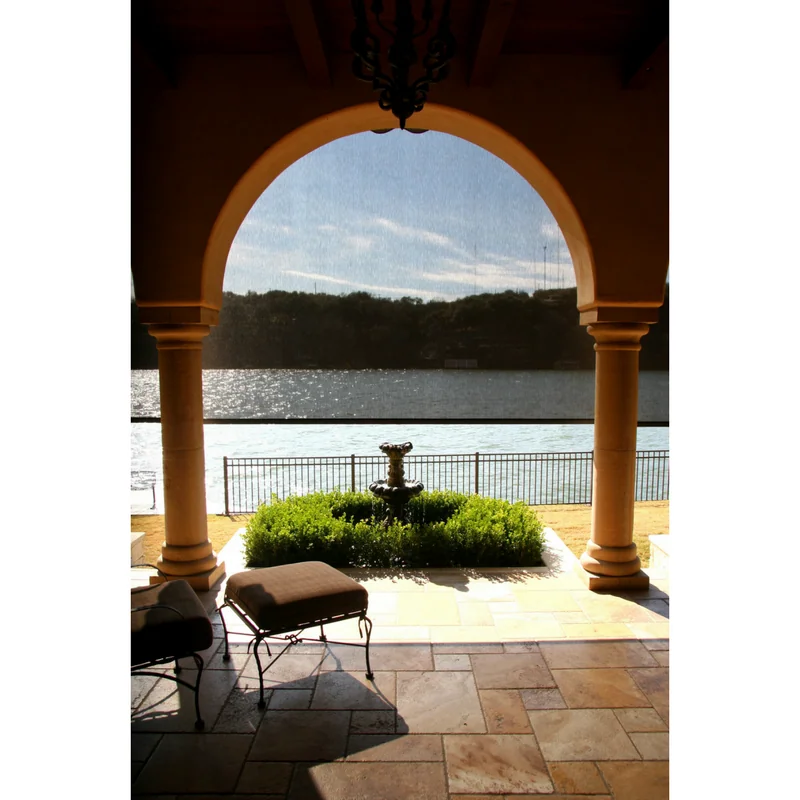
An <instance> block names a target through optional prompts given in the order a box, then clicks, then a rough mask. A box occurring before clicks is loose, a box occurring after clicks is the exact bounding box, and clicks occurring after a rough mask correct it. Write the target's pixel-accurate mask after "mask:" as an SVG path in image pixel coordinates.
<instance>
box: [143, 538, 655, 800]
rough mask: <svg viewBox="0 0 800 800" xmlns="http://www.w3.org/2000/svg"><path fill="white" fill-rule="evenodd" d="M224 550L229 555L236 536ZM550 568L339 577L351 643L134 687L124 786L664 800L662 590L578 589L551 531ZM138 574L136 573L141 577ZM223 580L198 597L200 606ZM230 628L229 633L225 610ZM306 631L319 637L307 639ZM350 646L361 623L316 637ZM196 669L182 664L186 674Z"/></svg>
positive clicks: (330, 799) (295, 798) (240, 644)
mask: <svg viewBox="0 0 800 800" xmlns="http://www.w3.org/2000/svg"><path fill="white" fill-rule="evenodd" d="M222 558H223V560H224V561H225V563H226V565H227V570H228V575H231V574H233V573H234V572H236V571H238V570H239V569H241V568H243V567H242V561H241V552H240V542H239V540H238V538H237V537H235V538H234V540H233V541H232V542H231V543H230V544H229V545H228V546H227V547H226V548H225V550H224V552H223V554H222ZM545 560H546V562H547V564H548V566H547V567H542V568H537V569H525V570H522V569H520V570H492V571H487V570H482V571H479V572H478V571H471V570H467V571H465V570H429V571H426V572H424V573H422V572H408V571H407V572H404V573H402V574H400V573H396V572H395V573H391V574H390V573H374V572H366V571H358V570H353V571H348V574H350V575H352V576H353V577H354V578H356V580H358V581H359V582H360V583H363V585H364V586H366V587H367V589H368V591H369V596H370V617H371V618H372V620H373V622H374V630H373V638H372V642H373V644H372V646H371V648H370V650H371V661H372V667H373V670H374V671H375V681H374V683H371V682H369V681H367V680H366V678H365V675H364V673H365V664H364V651H363V649H361V648H354V647H347V646H345V645H340V644H328V645H323V644H322V643H304V644H300V645H296V646H294V647H292V648H291V649H290V650H288V651H287V653H286V655H284V656H283V657H282V658H281V659H280V660H279V661H278V662H277V663H276V664H275V666H274V667H272V668H271V669H270V670H269V672H268V673H267V674H266V675H265V686H266V687H267V692H266V693H267V695H268V698H267V708H266V710H264V711H260V710H259V709H258V708H257V706H256V702H257V699H258V677H257V672H256V667H255V661H254V658H253V656H252V655H248V654H247V653H246V647H245V642H246V639H245V638H244V637H236V636H232V637H231V643H232V648H231V649H232V652H233V653H234V655H233V658H232V659H231V660H230V661H229V662H227V663H226V662H223V661H222V658H221V652H222V650H221V647H222V639H221V638H219V637H221V636H222V627H221V625H220V623H219V617H218V615H217V614H213V616H212V622H213V623H214V632H215V637H217V638H215V639H214V643H213V645H212V647H211V648H209V650H208V651H207V652H205V653H203V654H202V655H203V657H204V659H205V660H206V664H207V671H205V672H204V674H203V679H202V684H201V711H202V714H203V717H204V719H205V721H206V730H205V731H204V732H201V733H198V732H195V730H194V705H193V697H192V694H191V692H190V691H189V690H184V689H183V687H178V686H177V685H176V684H175V683H173V682H171V681H168V680H165V679H158V678H150V677H138V678H134V679H132V681H131V711H132V717H131V732H132V734H131V739H132V744H131V771H132V780H133V788H132V792H133V796H134V797H149V798H154V797H158V798H159V800H166V798H177V797H181V798H190V797H193V798H195V799H196V800H200V798H210V797H215V798H225V797H230V798H234V797H235V798H239V800H244V799H245V798H256V797H258V798H262V800H263V799H264V798H287V800H301V799H302V800H306V799H307V798H308V799H310V798H314V800H351V799H352V800H356V798H358V799H359V800H361V798H364V800H366V799H367V798H369V800H380V799H385V800H394V798H397V800H401V799H402V800H406V799H407V798H415V800H446V798H454V799H455V798H458V799H459V800H480V799H481V798H484V800H485V799H486V798H494V800H497V799H498V798H503V797H509V798H510V797H513V798H517V800H524V798H526V797H527V798H531V797H534V796H535V797H538V796H542V795H545V796H549V797H551V798H554V800H579V798H586V797H587V796H588V797H592V798H595V799H596V800H602V799H605V798H616V800H661V799H662V798H667V797H668V768H669V762H668V759H669V733H668V728H669V622H668V619H669V586H668V581H667V579H666V578H664V577H661V578H659V577H658V576H657V575H651V587H650V589H649V590H646V591H635V592H627V593H626V592H614V593H605V594H599V593H597V592H590V591H589V590H588V589H587V588H586V586H585V584H584V583H583V582H582V581H581V579H580V578H579V577H578V575H577V574H576V573H575V572H574V561H575V560H574V557H573V556H572V555H571V554H570V553H569V551H567V550H566V548H564V546H563V544H562V543H561V542H560V540H559V539H558V537H557V536H555V534H553V533H552V532H548V546H547V551H546V555H545ZM147 573H148V571H147V570H132V581H133V582H146V581H147ZM222 592H224V583H223V584H222V585H221V586H218V587H215V591H213V592H210V593H204V595H202V599H203V601H204V604H205V605H206V607H207V608H208V609H209V611H210V612H211V611H213V609H214V608H215V606H216V605H218V604H219V602H221V597H222ZM226 621H227V622H228V623H229V629H238V630H242V626H241V623H240V622H238V621H236V622H234V615H233V614H232V613H227V615H226ZM307 633H308V634H309V635H311V634H314V633H316V631H307ZM326 633H327V634H328V636H329V637H330V638H335V639H338V640H340V641H358V630H357V626H356V624H355V621H346V622H341V623H337V624H336V625H335V626H330V627H329V628H327V629H326ZM190 666H192V665H191V664H190V663H189V662H186V664H185V668H186V669H187V670H188V669H189V668H190Z"/></svg>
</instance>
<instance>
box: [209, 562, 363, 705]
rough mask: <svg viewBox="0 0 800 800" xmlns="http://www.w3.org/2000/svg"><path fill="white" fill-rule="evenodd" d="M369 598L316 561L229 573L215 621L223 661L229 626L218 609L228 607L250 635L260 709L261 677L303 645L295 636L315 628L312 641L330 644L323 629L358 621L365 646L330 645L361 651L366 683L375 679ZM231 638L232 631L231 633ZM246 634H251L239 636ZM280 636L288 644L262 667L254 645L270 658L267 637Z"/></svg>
mask: <svg viewBox="0 0 800 800" xmlns="http://www.w3.org/2000/svg"><path fill="white" fill-rule="evenodd" d="M368 604H369V596H368V594H367V590H366V589H365V588H364V587H363V586H361V585H360V584H358V583H356V581H354V580H353V579H352V578H348V577H347V576H346V575H344V574H343V573H341V572H339V570H337V569H334V568H333V567H331V566H329V565H328V564H324V563H322V562H321V561H303V562H300V563H297V564H284V565H282V566H280V567H265V568H263V569H253V570H248V571H246V572H239V573H237V574H236V575H232V576H231V577H230V579H229V580H228V583H227V586H226V588H225V601H224V602H223V604H222V605H221V606H220V607H219V612H220V619H221V620H222V627H223V630H224V632H225V653H224V655H223V657H222V658H223V660H224V661H229V660H230V653H229V652H228V628H227V626H226V625H225V617H224V615H223V614H222V610H223V609H225V608H230V609H231V610H232V611H233V612H234V613H235V614H236V615H237V616H238V617H239V618H240V619H241V620H242V621H243V622H244V623H245V625H246V626H247V627H248V629H249V630H250V631H251V632H252V637H253V638H252V639H251V641H250V642H249V643H248V648H247V649H248V651H249V649H250V644H252V645H253V653H254V655H255V657H256V664H257V665H258V680H259V687H260V694H259V701H258V706H259V708H264V707H265V705H266V703H265V702H264V673H265V672H266V671H267V670H268V669H269V668H270V667H271V666H272V665H273V664H274V663H275V662H276V661H277V660H278V659H279V658H280V657H281V656H282V655H283V654H284V653H285V652H286V650H288V649H289V648H290V647H291V646H292V645H293V644H298V643H300V642H304V641H315V640H313V639H303V638H301V637H299V636H298V635H297V632H299V631H302V630H305V629H306V628H312V627H316V626H317V625H319V629H320V635H319V639H318V640H316V641H320V642H327V641H329V640H328V639H327V637H326V636H325V630H324V627H323V626H324V625H328V624H330V623H333V622H341V621H342V620H345V619H354V618H358V632H359V635H361V636H362V637H363V636H364V633H363V632H362V630H361V625H362V623H363V624H364V628H365V629H366V643H365V644H360V643H358V642H334V644H351V645H352V646H354V647H363V648H364V649H365V653H366V662H367V679H368V680H373V679H374V676H373V673H372V669H371V668H370V664H369V639H370V635H371V633H372V622H371V621H370V619H369V617H367V607H368ZM231 633H232V634H236V632H235V631H231ZM238 635H244V636H250V634H238ZM276 638H279V639H281V640H283V641H286V642H287V644H286V646H285V647H284V648H283V650H281V652H280V653H278V655H277V656H275V658H273V659H272V661H270V662H269V664H267V666H266V667H264V668H263V669H262V668H261V660H260V658H259V655H258V645H259V644H260V643H261V642H262V641H263V642H264V644H265V646H266V648H267V655H268V656H270V657H271V656H272V652H271V651H270V648H269V642H267V641H266V639H276Z"/></svg>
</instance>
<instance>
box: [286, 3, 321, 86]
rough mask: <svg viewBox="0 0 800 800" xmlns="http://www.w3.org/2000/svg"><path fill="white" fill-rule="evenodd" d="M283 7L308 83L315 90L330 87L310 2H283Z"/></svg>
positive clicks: (318, 29) (315, 19)
mask: <svg viewBox="0 0 800 800" xmlns="http://www.w3.org/2000/svg"><path fill="white" fill-rule="evenodd" d="M283 6H284V8H285V9H286V14H287V15H288V17H289V22H290V23H291V26H292V33H294V38H295V41H296V42H297V46H298V48H299V49H300V57H301V58H302V59H303V64H304V66H305V68H306V72H307V73H308V80H309V83H310V84H311V85H312V86H313V87H314V88H315V89H324V88H327V87H328V86H330V85H331V74H330V68H329V67H328V59H327V56H326V55H325V48H324V47H323V46H322V37H321V36H320V32H319V31H320V26H319V24H318V22H317V17H316V14H315V13H314V8H313V6H312V2H311V0H283Z"/></svg>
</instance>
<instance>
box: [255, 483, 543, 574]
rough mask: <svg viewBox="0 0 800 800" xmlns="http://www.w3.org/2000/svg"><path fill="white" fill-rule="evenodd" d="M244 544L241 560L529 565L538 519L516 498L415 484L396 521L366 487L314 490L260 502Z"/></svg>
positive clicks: (538, 561)
mask: <svg viewBox="0 0 800 800" xmlns="http://www.w3.org/2000/svg"><path fill="white" fill-rule="evenodd" d="M244 546H245V558H246V563H247V566H248V567H272V566H277V565H278V564H289V563H293V562H297V561H324V562H326V563H327V564H330V565H331V566H333V567H383V568H394V567H407V568H421V567H536V566H541V565H542V563H543V562H542V548H543V546H544V526H543V525H542V523H541V521H540V520H539V518H538V517H537V516H536V513H535V512H534V511H533V510H532V509H530V508H528V506H526V505H524V504H523V503H514V504H511V503H509V502H507V501H505V500H494V499H492V498H489V497H479V496H478V495H470V496H467V495H463V494H458V493H456V492H422V493H421V494H420V495H418V496H417V497H415V498H413V499H412V500H411V501H410V502H409V504H408V507H407V513H406V519H405V520H404V521H402V522H401V521H399V520H388V519H387V518H386V506H385V505H384V504H383V503H382V502H381V501H380V500H377V499H376V498H374V497H373V496H372V495H371V494H370V493H369V492H329V493H323V492H317V493H315V494H309V495H304V496H302V497H289V498H287V499H286V500H278V499H277V498H273V502H272V504H271V505H262V506H260V507H259V509H258V511H257V512H256V514H255V515H254V516H253V517H252V518H251V519H250V522H249V524H248V526H247V530H246V531H245V535H244Z"/></svg>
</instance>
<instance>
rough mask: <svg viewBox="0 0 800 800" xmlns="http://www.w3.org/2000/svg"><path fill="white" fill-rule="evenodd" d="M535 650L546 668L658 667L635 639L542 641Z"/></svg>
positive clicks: (645, 649)
mask: <svg viewBox="0 0 800 800" xmlns="http://www.w3.org/2000/svg"><path fill="white" fill-rule="evenodd" d="M539 649H540V650H541V651H542V655H543V656H544V660H545V661H546V662H547V666H548V667H550V669H588V668H591V667H596V668H598V669H599V668H603V667H608V668H612V667H657V666H658V662H657V661H656V660H655V659H654V658H653V656H652V655H650V653H649V652H648V651H647V648H645V647H644V645H642V643H641V642H638V641H630V642H614V641H608V642H606V641H601V642H542V643H541V644H540V645H539Z"/></svg>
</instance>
